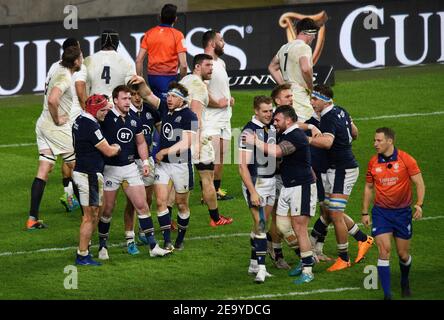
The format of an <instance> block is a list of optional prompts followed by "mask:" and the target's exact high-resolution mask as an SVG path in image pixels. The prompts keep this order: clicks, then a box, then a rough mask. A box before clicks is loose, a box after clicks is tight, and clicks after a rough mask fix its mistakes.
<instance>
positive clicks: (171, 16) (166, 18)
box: [160, 3, 177, 24]
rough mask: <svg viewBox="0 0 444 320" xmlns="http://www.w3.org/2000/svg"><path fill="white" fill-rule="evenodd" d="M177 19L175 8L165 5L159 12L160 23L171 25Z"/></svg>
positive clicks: (174, 6) (171, 5)
mask: <svg viewBox="0 0 444 320" xmlns="http://www.w3.org/2000/svg"><path fill="white" fill-rule="evenodd" d="M176 18H177V6H176V5H174V4H171V3H167V4H166V5H164V6H163V7H162V10H161V12H160V23H165V24H173V23H174V22H175V21H176Z"/></svg>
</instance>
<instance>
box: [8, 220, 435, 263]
mask: <svg viewBox="0 0 444 320" xmlns="http://www.w3.org/2000/svg"><path fill="white" fill-rule="evenodd" d="M437 219H444V216H435V217H425V218H422V219H421V220H418V221H428V220H437ZM358 225H360V226H362V223H358ZM329 228H333V226H329ZM311 229H312V228H309V230H311ZM249 235H250V234H249V233H228V234H217V235H209V236H197V237H190V238H187V241H191V240H212V239H222V238H234V237H246V236H249ZM125 245H126V242H121V243H113V244H110V245H109V247H111V248H116V247H123V246H125ZM92 247H93V248H94V247H97V245H93V246H92ZM75 249H77V247H63V248H43V249H38V250H30V251H15V252H12V251H8V252H0V257H5V256H17V255H23V254H31V253H41V252H52V251H67V250H75Z"/></svg>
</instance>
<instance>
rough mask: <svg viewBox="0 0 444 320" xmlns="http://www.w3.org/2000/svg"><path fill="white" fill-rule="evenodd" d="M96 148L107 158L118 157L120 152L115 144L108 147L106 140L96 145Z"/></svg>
mask: <svg viewBox="0 0 444 320" xmlns="http://www.w3.org/2000/svg"><path fill="white" fill-rule="evenodd" d="M96 148H97V149H99V151H100V152H101V153H103V154H104V155H105V156H106V157H108V158H110V157H114V156H116V155H118V154H119V153H120V150H121V149H120V146H119V145H118V144H117V143H113V144H112V145H110V144H109V143H108V141H107V140H106V139H103V140H102V141H100V142H99V143H98V144H96Z"/></svg>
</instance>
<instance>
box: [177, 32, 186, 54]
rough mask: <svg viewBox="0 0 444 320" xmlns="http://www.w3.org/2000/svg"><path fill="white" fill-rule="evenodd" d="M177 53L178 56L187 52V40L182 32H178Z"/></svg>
mask: <svg viewBox="0 0 444 320" xmlns="http://www.w3.org/2000/svg"><path fill="white" fill-rule="evenodd" d="M176 31H177V30H176ZM176 52H177V53H178V54H179V53H181V52H187V48H186V45H185V38H184V36H183V33H182V32H180V31H177V37H176Z"/></svg>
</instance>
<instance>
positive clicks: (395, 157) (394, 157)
mask: <svg viewBox="0 0 444 320" xmlns="http://www.w3.org/2000/svg"><path fill="white" fill-rule="evenodd" d="M397 160H398V149H396V148H395V150H393V154H392V155H391V156H390V157H388V158H386V157H384V156H383V155H382V154H378V163H387V162H392V161H397Z"/></svg>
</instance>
